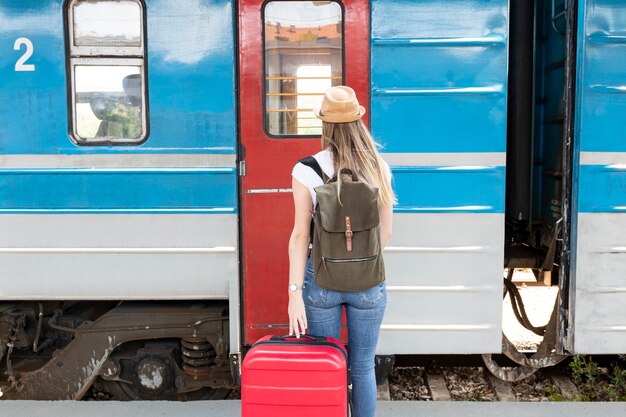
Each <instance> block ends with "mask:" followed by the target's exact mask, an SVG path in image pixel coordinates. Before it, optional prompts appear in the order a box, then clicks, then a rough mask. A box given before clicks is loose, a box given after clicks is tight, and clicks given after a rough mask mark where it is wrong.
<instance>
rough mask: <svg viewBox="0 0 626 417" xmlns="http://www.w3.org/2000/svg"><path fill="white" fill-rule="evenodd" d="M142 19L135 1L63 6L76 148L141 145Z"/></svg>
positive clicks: (77, 0)
mask: <svg viewBox="0 0 626 417" xmlns="http://www.w3.org/2000/svg"><path fill="white" fill-rule="evenodd" d="M144 15H145V8H144V6H143V3H142V2H141V1H139V0H72V1H70V2H68V9H67V16H68V18H67V22H68V24H67V31H68V40H69V42H68V43H69V57H68V66H69V72H70V75H71V76H70V86H69V88H68V91H69V92H70V97H71V99H70V106H71V109H70V115H71V123H70V133H71V136H72V138H73V139H74V140H75V141H76V143H77V144H79V145H130V144H139V143H142V142H143V141H144V140H145V139H146V137H147V131H148V128H147V127H148V120H147V113H148V112H147V108H146V107H147V100H146V96H147V92H146V90H147V88H146V85H145V68H146V65H145V39H144V36H145V30H144V27H145V17H144Z"/></svg>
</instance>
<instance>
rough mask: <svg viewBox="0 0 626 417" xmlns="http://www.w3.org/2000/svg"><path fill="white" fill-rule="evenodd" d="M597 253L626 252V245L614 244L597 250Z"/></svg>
mask: <svg viewBox="0 0 626 417" xmlns="http://www.w3.org/2000/svg"><path fill="white" fill-rule="evenodd" d="M595 252H596V253H626V246H613V247H611V248H603V249H598V250H596V251H595Z"/></svg>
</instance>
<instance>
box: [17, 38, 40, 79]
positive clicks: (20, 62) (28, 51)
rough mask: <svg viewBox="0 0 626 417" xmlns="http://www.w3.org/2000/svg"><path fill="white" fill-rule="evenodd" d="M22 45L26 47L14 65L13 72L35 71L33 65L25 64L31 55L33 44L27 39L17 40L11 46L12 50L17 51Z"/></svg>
mask: <svg viewBox="0 0 626 417" xmlns="http://www.w3.org/2000/svg"><path fill="white" fill-rule="evenodd" d="M22 45H26V52H24V55H22V56H21V57H20V59H18V60H17V62H16V63H15V71H35V64H27V63H26V61H28V58H30V57H31V56H32V55H33V50H34V48H33V43H32V42H31V41H30V39H28V38H17V39H16V40H15V43H14V44H13V50H14V51H19V50H20V49H22Z"/></svg>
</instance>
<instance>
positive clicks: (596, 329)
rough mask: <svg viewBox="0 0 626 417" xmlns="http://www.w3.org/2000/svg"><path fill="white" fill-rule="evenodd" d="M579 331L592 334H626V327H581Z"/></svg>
mask: <svg viewBox="0 0 626 417" xmlns="http://www.w3.org/2000/svg"><path fill="white" fill-rule="evenodd" d="M577 330H584V331H586V332H590V333H604V332H626V326H600V327H582V328H580V327H579V328H578V329H577Z"/></svg>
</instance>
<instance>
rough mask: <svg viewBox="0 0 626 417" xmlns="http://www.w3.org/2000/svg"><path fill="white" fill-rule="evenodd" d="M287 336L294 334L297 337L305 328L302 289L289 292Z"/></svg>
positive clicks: (303, 332)
mask: <svg viewBox="0 0 626 417" xmlns="http://www.w3.org/2000/svg"><path fill="white" fill-rule="evenodd" d="M288 311H289V336H291V335H293V334H294V331H295V334H296V337H297V338H299V337H300V335H301V334H305V331H306V328H307V322H306V310H305V308H304V300H303V299H302V290H298V291H295V292H290V293H289V308H288Z"/></svg>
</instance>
